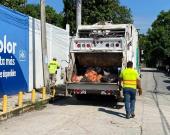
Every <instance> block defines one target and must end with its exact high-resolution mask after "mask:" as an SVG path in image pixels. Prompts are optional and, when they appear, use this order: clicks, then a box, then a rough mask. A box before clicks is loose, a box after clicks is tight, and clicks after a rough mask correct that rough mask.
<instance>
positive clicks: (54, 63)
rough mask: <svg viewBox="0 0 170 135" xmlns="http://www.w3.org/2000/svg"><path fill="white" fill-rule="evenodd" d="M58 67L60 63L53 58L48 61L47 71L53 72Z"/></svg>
mask: <svg viewBox="0 0 170 135" xmlns="http://www.w3.org/2000/svg"><path fill="white" fill-rule="evenodd" d="M58 68H60V64H59V63H58V62H57V61H55V60H52V61H50V63H49V64H48V71H49V73H50V74H55V73H56V71H57V69H58Z"/></svg>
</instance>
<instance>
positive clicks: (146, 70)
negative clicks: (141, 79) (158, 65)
mask: <svg viewBox="0 0 170 135" xmlns="http://www.w3.org/2000/svg"><path fill="white" fill-rule="evenodd" d="M141 72H161V71H158V70H156V69H141Z"/></svg>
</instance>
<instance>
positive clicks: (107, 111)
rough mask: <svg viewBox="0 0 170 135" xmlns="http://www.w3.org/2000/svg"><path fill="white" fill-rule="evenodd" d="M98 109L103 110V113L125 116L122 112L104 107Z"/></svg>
mask: <svg viewBox="0 0 170 135" xmlns="http://www.w3.org/2000/svg"><path fill="white" fill-rule="evenodd" d="M98 111H101V112H105V113H108V114H112V115H116V116H119V117H122V118H125V117H126V115H125V114H124V113H120V112H115V111H112V110H106V109H104V108H99V109H98Z"/></svg>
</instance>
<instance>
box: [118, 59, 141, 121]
mask: <svg viewBox="0 0 170 135" xmlns="http://www.w3.org/2000/svg"><path fill="white" fill-rule="evenodd" d="M119 77H120V79H119V86H121V84H122V83H123V95H124V102H125V109H126V118H127V119H129V118H130V117H132V118H134V117H135V113H134V111H135V102H136V89H137V88H138V89H139V95H142V89H141V82H140V77H139V74H138V72H137V71H136V70H135V69H133V62H132V61H128V62H127V68H125V69H124V70H122V71H121V73H120V76H119Z"/></svg>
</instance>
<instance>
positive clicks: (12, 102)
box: [0, 92, 52, 121]
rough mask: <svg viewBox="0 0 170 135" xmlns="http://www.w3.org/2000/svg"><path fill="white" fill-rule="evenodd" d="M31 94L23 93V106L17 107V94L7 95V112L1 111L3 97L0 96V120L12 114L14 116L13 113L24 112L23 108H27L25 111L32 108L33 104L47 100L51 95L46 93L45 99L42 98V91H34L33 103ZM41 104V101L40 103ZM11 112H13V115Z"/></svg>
mask: <svg viewBox="0 0 170 135" xmlns="http://www.w3.org/2000/svg"><path fill="white" fill-rule="evenodd" d="M31 95H32V93H31V92H30V93H23V106H22V107H19V106H18V95H12V96H7V112H3V105H2V104H3V98H0V121H1V120H4V119H7V118H10V117H12V116H15V114H20V113H23V112H25V111H24V110H23V109H24V108H27V111H28V110H29V108H33V106H34V105H35V104H36V103H39V102H43V104H44V101H45V102H47V101H48V100H49V99H50V98H51V97H52V96H51V95H49V94H46V96H45V99H43V98H42V93H40V92H36V95H35V103H34V104H33V103H32V102H31ZM41 104H42V103H41ZM13 113H15V114H14V115H13Z"/></svg>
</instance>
